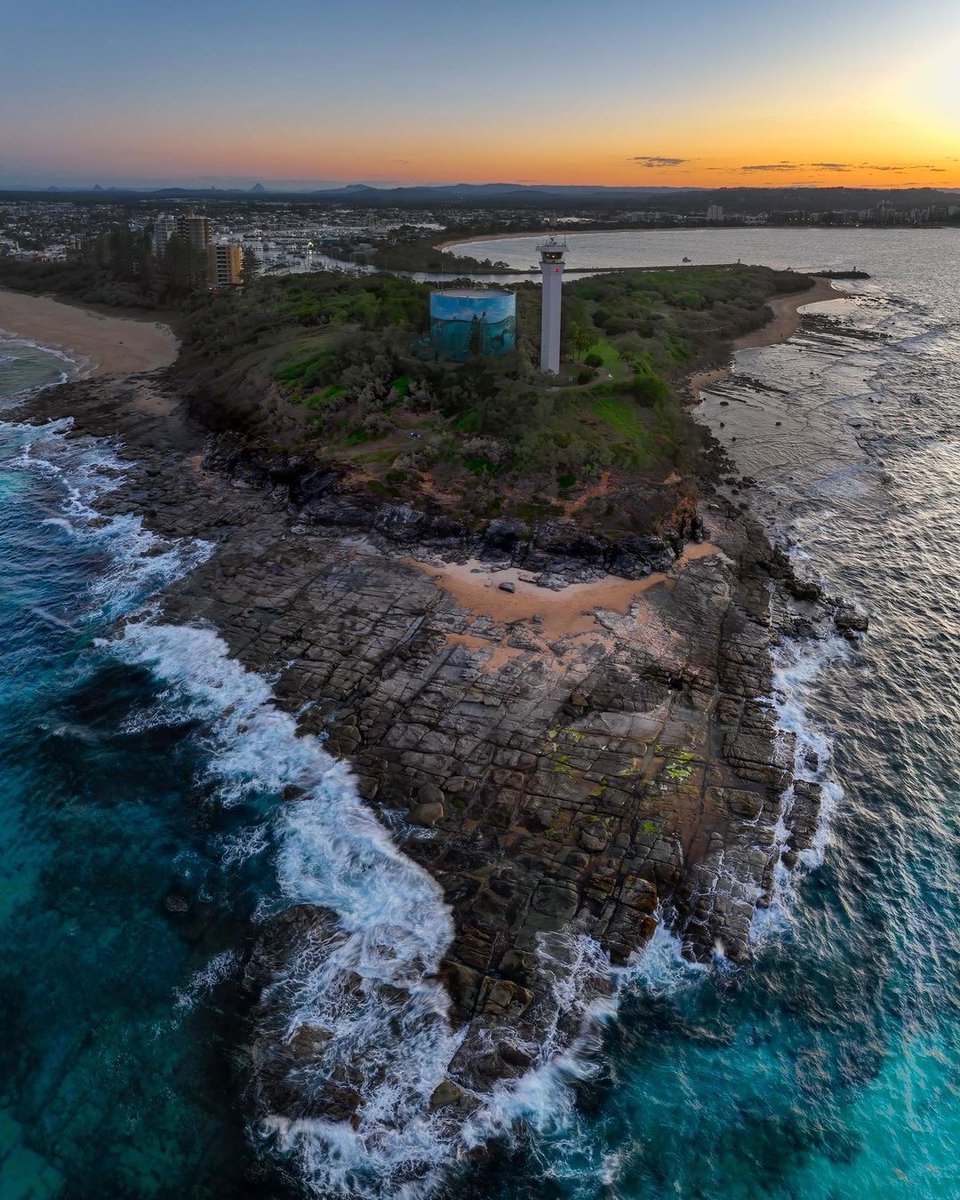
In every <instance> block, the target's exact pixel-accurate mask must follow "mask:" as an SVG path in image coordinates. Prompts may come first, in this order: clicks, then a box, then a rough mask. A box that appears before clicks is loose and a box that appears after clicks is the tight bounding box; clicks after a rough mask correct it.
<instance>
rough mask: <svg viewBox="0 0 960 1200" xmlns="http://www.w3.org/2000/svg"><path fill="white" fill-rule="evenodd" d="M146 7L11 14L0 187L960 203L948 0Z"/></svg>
mask: <svg viewBox="0 0 960 1200" xmlns="http://www.w3.org/2000/svg"><path fill="white" fill-rule="evenodd" d="M162 12H163V20H162V21H158V20H157V16H158V8H157V6H156V5H155V4H153V3H150V4H147V3H144V2H143V0H130V2H129V3H128V4H126V5H124V6H117V7H114V6H107V5H104V4H102V3H96V4H94V3H90V2H89V0H40V3H38V4H35V5H21V6H18V8H17V10H16V11H15V12H13V13H11V14H9V15H8V16H7V17H6V18H5V21H6V26H5V28H6V36H4V38H3V39H2V42H0V111H2V112H3V114H4V119H3V122H2V123H0V186H20V185H25V184H37V185H45V184H51V183H54V184H63V183H78V184H83V183H86V184H91V183H95V182H99V183H102V184H110V183H132V184H137V183H142V184H145V185H146V184H154V183H160V182H194V183H201V182H202V183H214V184H217V183H220V184H223V185H230V184H238V185H243V184H250V183H253V182H256V181H257V180H263V181H265V182H272V183H278V184H280V185H281V186H283V185H287V186H294V185H296V184H300V183H306V182H309V183H331V182H355V181H367V182H377V181H383V182H396V183H444V182H445V183H451V182H460V181H463V182H485V181H507V180H508V181H513V182H518V183H581V184H610V185H670V186H674V187H677V186H679V187H683V186H698V187H718V186H722V187H727V186H789V185H810V184H814V185H820V186H837V185H844V186H875V187H907V186H918V185H930V186H935V187H960V67H958V64H960V7H958V5H957V4H956V3H954V2H953V0H951V2H950V3H945V2H943V0H918V2H917V3H914V4H912V5H906V4H904V3H902V2H899V0H898V2H896V3H894V2H892V0H873V2H872V3H866V2H864V0H844V2H843V3H838V2H836V0H834V3H832V4H826V3H822V2H821V0H810V2H809V3H806V4H805V5H796V6H791V7H790V8H789V9H787V8H785V6H774V5H770V4H769V3H758V2H754V0H744V2H742V3H728V2H724V0H718V2H713V3H705V2H703V0H676V2H675V3H673V4H670V5H666V6H664V5H652V4H648V3H644V2H643V0H631V2H628V0H599V2H598V3H595V4H593V5H591V6H587V5H584V4H583V3H577V4H572V3H568V2H567V0H555V2H554V3H552V4H545V3H540V2H539V0H537V2H533V0H514V2H512V3H507V2H505V0H488V2H487V3H486V4H484V5H481V6H476V5H471V6H463V5H460V6H457V5H452V4H449V3H438V2H436V0H412V2H408V3H403V4H401V3H395V2H394V3H387V2H386V0H353V2H352V3H349V4H348V3H341V2H323V0H309V2H308V0H278V2H277V3H275V4H273V5H271V6H269V7H268V6H263V5H262V4H253V3H246V2H245V0H239V2H237V3H232V4H227V3H225V2H224V0H207V2H205V3H199V4H197V3H186V0H170V3H168V4H166V5H164V6H163V8H162ZM185 31H187V32H189V36H184V33H185Z"/></svg>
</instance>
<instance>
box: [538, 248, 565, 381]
mask: <svg viewBox="0 0 960 1200" xmlns="http://www.w3.org/2000/svg"><path fill="white" fill-rule="evenodd" d="M537 249H538V250H539V251H540V274H541V275H542V276H543V298H542V303H543V308H542V315H541V317H540V370H541V371H548V372H549V373H550V374H551V375H557V374H559V372H560V305H561V302H562V297H563V266H564V263H563V256H564V254H565V253H566V250H567V243H566V242H561V241H559V240H558V239H557V238H555V237H551V238H547V240H546V241H545V242H541V243H540V245H539V246H538V247H537Z"/></svg>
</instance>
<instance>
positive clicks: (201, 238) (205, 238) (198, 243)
mask: <svg viewBox="0 0 960 1200" xmlns="http://www.w3.org/2000/svg"><path fill="white" fill-rule="evenodd" d="M176 222H177V224H176V232H177V237H178V238H181V239H182V240H183V241H185V242H186V243H187V245H189V246H192V247H193V248H194V250H206V248H207V247H208V246H209V245H210V232H211V231H210V218H209V217H198V216H197V215H196V213H194V212H188V213H185V214H183V215H182V216H178V217H177V219H176Z"/></svg>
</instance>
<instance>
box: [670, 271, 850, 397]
mask: <svg viewBox="0 0 960 1200" xmlns="http://www.w3.org/2000/svg"><path fill="white" fill-rule="evenodd" d="M838 297H839V293H838V292H837V290H836V288H835V287H834V286H833V284H832V283H831V282H830V280H829V279H818V280H817V281H816V283H815V284H814V285H813V287H812V288H807V289H806V291H803V292H793V293H792V294H791V295H789V296H777V297H776V298H775V299H773V300H769V301H767V303H768V305H769V307H770V308H771V309H772V310H773V320H771V321H768V322H767V323H766V325H764V326H763V327H762V328H760V329H755V330H753V332H752V333H745V334H744V335H743V337H739V338H737V339H736V341H735V342H734V343H733V350H734V353H736V351H737V350H750V349H755V348H757V347H760V346H773V345H775V344H776V343H777V342H785V341H786V340H787V338H791V337H793V335H794V334H795V333H796V332H797V330H798V329H799V328H800V321H801V312H800V309H801V308H804V307H805V306H806V305H808V304H819V303H821V302H822V301H824V300H836V299H837V298H838ZM730 371H731V367H711V368H710V369H709V370H707V371H696V372H695V373H694V374H693V375H691V376H690V379H689V385H688V386H689V388H690V394H691V397H692V402H693V403H694V404H696V403H698V402H699V400H700V392H701V390H702V389H703V388H708V387H710V386H711V385H712V384H715V383H719V382H720V381H721V380H722V379H728V378H729V377H730Z"/></svg>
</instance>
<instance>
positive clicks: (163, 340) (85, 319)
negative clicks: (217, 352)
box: [0, 288, 178, 378]
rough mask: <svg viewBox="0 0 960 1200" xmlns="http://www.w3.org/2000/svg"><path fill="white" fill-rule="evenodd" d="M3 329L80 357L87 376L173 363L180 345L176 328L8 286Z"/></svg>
mask: <svg viewBox="0 0 960 1200" xmlns="http://www.w3.org/2000/svg"><path fill="white" fill-rule="evenodd" d="M0 333H2V334H6V335H8V336H13V337H21V338H26V339H28V340H29V341H32V342H37V343H39V344H40V345H43V346H50V347H52V348H53V349H55V350H60V351H62V352H63V353H64V354H67V355H69V356H70V357H71V358H75V359H77V360H78V362H79V364H80V374H81V376H82V377H84V378H89V377H91V376H94V375H130V374H133V373H134V372H137V371H154V370H156V369H157V368H159V367H168V366H169V365H170V364H171V363H172V362H173V360H174V359H175V358H176V357H177V348H178V343H177V339H176V337H175V336H174V333H173V330H172V329H170V328H168V327H167V326H166V325H160V324H157V323H154V322H149V321H131V320H129V319H128V318H124V317H105V316H102V315H101V314H100V313H95V312H90V311H89V310H88V309H85V308H76V307H74V305H72V304H62V303H60V301H58V300H51V299H50V297H48V296H28V295H25V294H23V293H22V292H11V291H6V290H4V289H3V288H0Z"/></svg>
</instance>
